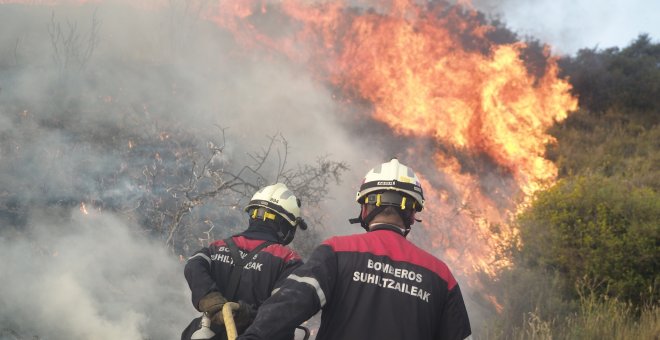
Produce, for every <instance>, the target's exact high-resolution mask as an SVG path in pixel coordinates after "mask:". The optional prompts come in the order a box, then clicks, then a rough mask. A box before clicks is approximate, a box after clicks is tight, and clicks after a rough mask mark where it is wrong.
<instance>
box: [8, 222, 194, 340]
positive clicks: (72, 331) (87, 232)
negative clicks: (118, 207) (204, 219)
mask: <svg viewBox="0 0 660 340" xmlns="http://www.w3.org/2000/svg"><path fill="white" fill-rule="evenodd" d="M72 215H73V216H72V218H71V219H62V220H57V219H56V218H53V217H52V216H48V215H41V216H34V217H31V218H30V220H29V222H28V223H29V225H30V230H29V235H30V237H29V238H26V237H23V236H20V237H17V236H5V237H0V258H2V261H0V273H2V275H0V285H1V286H2V290H0V310H1V311H2V312H1V313H0V317H1V319H0V320H1V322H2V327H3V328H2V329H0V337H1V338H3V339H5V338H6V339H13V338H18V339H32V337H33V336H36V337H39V338H43V339H101V340H102V339H107V340H115V339H173V338H176V334H177V333H180V331H181V330H182V329H183V327H185V322H186V319H187V318H188V316H189V315H193V313H194V309H193V308H192V306H191V305H190V302H189V299H188V297H189V295H188V294H187V289H188V288H187V286H186V284H185V282H184V281H182V280H181V272H182V270H183V269H182V267H183V265H182V264H181V263H179V262H178V261H177V260H176V257H173V256H172V255H171V254H168V253H167V252H166V251H165V249H164V248H163V247H162V245H161V244H159V243H156V242H153V241H152V240H149V239H148V238H146V237H144V236H143V235H140V234H139V233H137V230H139V229H137V228H136V227H135V226H130V225H128V224H127V223H126V222H125V221H122V220H121V219H119V218H117V217H115V216H113V215H111V214H107V213H99V212H97V211H91V212H89V214H84V213H82V212H81V211H79V210H74V211H73V213H72Z"/></svg>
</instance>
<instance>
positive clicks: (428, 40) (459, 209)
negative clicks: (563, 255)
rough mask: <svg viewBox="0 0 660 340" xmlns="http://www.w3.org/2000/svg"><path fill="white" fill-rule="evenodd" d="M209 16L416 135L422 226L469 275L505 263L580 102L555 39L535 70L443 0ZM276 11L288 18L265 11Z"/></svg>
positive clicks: (272, 5)
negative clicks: (556, 53) (524, 209)
mask: <svg viewBox="0 0 660 340" xmlns="http://www.w3.org/2000/svg"><path fill="white" fill-rule="evenodd" d="M13 2H21V1H2V0H0V4H1V3H13ZM23 2H26V1H23ZM27 2H28V3H29V2H30V1H27ZM53 2H58V1H42V2H39V1H35V3H53ZM60 2H62V1H60ZM64 2H65V3H70V2H68V1H64ZM71 2H74V1H71ZM85 2H87V1H78V3H85ZM158 2H159V1H155V0H154V1H146V3H148V4H149V5H151V6H150V7H151V8H154V6H157V5H158ZM161 2H162V0H161ZM143 5H144V4H143ZM204 18H205V19H207V20H210V21H213V22H215V23H216V24H217V25H218V26H220V27H222V28H224V29H227V30H230V31H231V32H233V33H234V34H235V37H236V40H237V41H238V42H239V43H240V44H241V46H244V47H246V48H250V49H255V48H265V49H267V50H269V51H270V52H275V53H281V54H284V55H285V56H287V57H290V58H293V59H294V60H295V61H297V62H300V63H303V64H305V65H308V67H309V68H310V69H311V70H313V72H314V74H315V75H316V76H317V77H318V78H319V79H320V80H322V81H324V82H326V83H328V84H330V85H331V86H333V87H335V88H337V89H339V90H341V92H342V93H343V95H344V96H345V98H349V99H358V100H360V101H363V102H368V103H369V104H370V112H368V114H370V117H371V119H373V120H375V121H378V122H381V123H382V124H386V125H387V126H389V128H390V129H391V130H392V131H393V132H394V133H396V134H398V135H401V136H404V137H405V138H408V139H407V140H409V141H411V145H409V146H407V149H405V151H404V152H403V154H402V155H399V156H400V157H402V158H405V160H404V162H405V163H407V164H409V165H411V166H412V167H413V168H414V169H416V170H417V172H418V173H419V174H420V176H421V177H422V179H423V186H424V189H425V192H426V197H427V201H428V203H427V207H428V208H427V209H426V211H425V212H424V213H423V214H422V218H423V219H424V220H425V221H424V223H423V226H424V228H425V231H426V232H427V234H428V235H430V238H431V241H430V244H431V246H432V247H434V249H436V252H438V253H439V255H442V256H441V257H443V259H445V260H446V261H447V262H448V263H449V264H450V266H452V267H453V268H454V270H456V271H457V272H459V273H461V272H462V273H463V274H467V276H468V277H470V276H473V275H471V274H474V273H475V272H476V271H485V272H487V273H489V274H494V273H495V272H496V270H497V269H498V268H500V267H502V266H506V265H507V264H508V259H507V258H506V257H505V256H504V257H503V256H502V253H501V251H500V250H501V249H502V248H503V247H505V246H506V245H507V244H508V243H509V242H511V240H512V237H513V236H514V235H515V229H514V228H512V227H511V226H510V222H511V217H512V216H514V215H515V213H516V212H517V210H518V209H520V206H521V205H523V204H525V202H526V201H527V200H528V199H529V197H531V195H533V194H534V193H535V192H537V191H538V190H541V189H543V188H545V187H547V186H548V185H549V184H551V183H552V182H553V181H554V179H555V176H556V173H557V169H556V168H555V166H554V164H552V163H551V162H549V161H548V160H546V159H545V158H544V150H545V146H546V144H548V143H551V142H553V139H552V137H551V136H549V135H548V134H547V133H546V130H547V128H548V127H549V126H551V125H552V124H553V123H554V122H556V121H560V120H562V119H564V118H565V117H566V115H567V113H568V112H570V111H572V110H575V109H576V108H577V100H576V99H575V98H573V97H572V96H571V95H570V94H569V90H570V86H569V84H568V82H567V81H566V80H563V79H560V78H559V77H558V75H557V63H556V58H555V57H553V56H551V55H550V53H549V52H548V50H547V49H546V51H544V53H543V55H542V56H541V57H542V59H543V60H542V61H543V65H542V67H541V68H540V69H537V70H536V71H535V72H530V71H529V69H530V67H529V65H527V62H525V58H524V52H525V49H526V48H527V46H526V45H525V44H524V43H521V42H516V43H495V42H493V41H491V39H490V38H489V33H490V32H493V30H494V28H493V27H491V26H489V25H487V24H485V23H484V22H483V20H481V19H480V17H479V15H477V13H475V12H473V11H472V10H469V9H467V10H466V9H464V7H461V6H459V5H454V6H450V5H448V4H447V3H444V2H440V1H435V2H430V3H427V2H423V3H422V2H416V1H414V0H390V1H368V0H363V1H352V2H351V6H348V5H347V4H346V3H344V2H342V1H339V0H337V1H331V0H328V1H323V2H317V3H314V2H310V1H305V0H284V1H280V2H272V1H265V0H263V1H260V0H241V1H239V0H232V1H220V2H218V3H215V4H214V5H212V7H211V8H208V11H207V12H206V13H205V14H204ZM272 18H277V20H275V22H277V23H279V26H280V27H273V25H271V26H270V27H266V26H264V25H263V23H262V21H269V20H260V19H271V20H270V21H271V22H272V21H273V20H272ZM538 70H540V72H539V71H538ZM416 139H424V140H427V141H428V140H430V141H432V143H431V146H429V143H427V142H425V143H419V144H420V145H422V146H417V145H415V143H414V142H413V141H414V140H416Z"/></svg>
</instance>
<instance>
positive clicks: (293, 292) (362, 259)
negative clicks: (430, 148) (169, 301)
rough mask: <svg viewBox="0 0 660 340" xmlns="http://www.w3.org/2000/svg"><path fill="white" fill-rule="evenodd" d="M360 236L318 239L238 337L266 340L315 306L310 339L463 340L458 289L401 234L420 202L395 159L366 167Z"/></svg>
mask: <svg viewBox="0 0 660 340" xmlns="http://www.w3.org/2000/svg"><path fill="white" fill-rule="evenodd" d="M357 202H358V203H359V204H360V205H361V211H360V215H359V217H358V218H356V219H351V222H352V223H360V224H361V225H362V227H363V228H364V229H365V230H366V231H367V232H366V233H362V234H357V235H349V236H339V237H333V238H330V239H328V240H326V241H324V242H323V243H322V244H321V245H320V246H318V247H317V248H316V249H315V250H314V252H313V253H312V255H311V257H310V258H309V260H307V261H306V263H305V264H304V265H302V266H301V267H299V268H298V269H296V271H294V272H293V273H292V274H291V275H289V277H288V278H287V279H286V280H285V282H284V283H283V284H282V286H281V287H280V288H279V289H278V290H277V291H276V292H274V293H273V295H272V296H271V297H270V298H269V299H268V300H266V302H265V303H264V304H263V305H261V307H260V309H259V312H258V314H257V317H256V319H255V320H254V322H253V323H252V324H251V326H250V327H249V328H248V329H247V330H246V331H245V333H244V334H243V335H242V336H240V337H239V339H241V340H253V339H274V338H276V337H277V336H279V335H280V334H285V333H287V332H289V331H290V330H291V329H293V327H295V326H296V325H298V324H300V323H301V322H303V321H305V320H307V319H309V318H310V317H311V316H313V315H314V314H316V313H317V312H318V311H319V309H322V314H321V325H320V328H319V330H318V334H317V336H316V339H317V340H326V339H342V340H358V339H359V340H364V339H387V340H399V339H416V340H425V339H429V340H430V339H433V340H437V339H450V340H453V339H465V338H466V337H468V336H469V335H470V334H471V330H470V322H469V319H468V315H467V311H466V308H465V304H464V302H463V296H462V294H461V290H460V288H459V286H458V283H457V282H456V279H455V278H454V276H453V275H452V273H451V272H450V270H449V268H448V267H447V265H445V263H443V262H442V261H441V260H439V259H437V258H436V257H434V256H433V255H431V254H429V253H427V252H426V251H424V250H422V249H420V248H418V247H417V246H415V245H414V244H413V243H411V242H410V241H408V240H407V239H406V236H407V235H408V233H409V232H410V226H411V225H412V224H413V223H414V221H415V214H416V213H417V212H420V211H421V210H422V208H423V207H424V195H423V192H422V187H421V185H420V182H419V180H418V178H417V176H416V175H415V173H414V172H413V170H412V169H410V168H408V167H407V166H405V165H403V164H401V163H399V161H398V160H397V159H392V160H391V161H390V162H387V163H383V164H382V165H379V166H377V167H376V168H374V169H372V170H371V171H369V172H368V173H367V175H366V177H365V178H364V181H363V183H362V185H361V187H360V191H359V192H358V194H357Z"/></svg>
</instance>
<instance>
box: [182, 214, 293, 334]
mask: <svg viewBox="0 0 660 340" xmlns="http://www.w3.org/2000/svg"><path fill="white" fill-rule="evenodd" d="M233 240H234V242H235V243H236V245H237V246H238V248H239V249H240V251H241V255H242V256H245V255H246V254H247V253H249V252H250V251H252V250H253V249H254V248H255V247H257V246H258V245H260V244H261V243H263V242H265V241H270V242H278V240H277V237H276V236H275V235H274V232H271V231H270V229H268V228H267V227H264V226H258V225H251V226H250V228H248V230H246V231H244V232H243V233H241V234H238V235H236V236H233ZM300 265H302V259H301V258H300V256H299V255H298V254H297V253H296V252H295V251H293V250H292V249H290V248H289V247H286V246H284V245H282V244H279V243H273V244H271V245H269V246H267V247H265V248H264V249H262V250H261V251H260V252H259V253H257V255H256V257H255V258H254V259H253V260H252V261H250V262H248V263H247V264H246V265H245V266H244V269H243V272H242V274H241V278H240V281H239V284H238V289H237V290H236V295H235V297H234V299H232V301H241V302H245V303H248V304H250V305H252V306H253V307H254V308H257V307H259V306H260V305H261V304H262V303H263V302H264V301H265V300H266V299H267V298H268V297H269V296H270V294H271V292H272V291H273V290H274V289H275V288H276V287H277V286H278V284H280V283H282V282H283V281H284V279H285V278H286V277H287V276H288V275H289V274H290V273H291V272H292V271H293V270H294V269H295V268H297V267H299V266H300ZM232 268H233V260H232V258H231V255H230V251H229V249H228V247H227V246H226V245H225V241H224V240H217V241H215V242H213V243H211V244H210V245H209V246H208V247H206V248H202V249H200V250H199V251H197V252H196V253H195V254H194V255H193V256H191V257H190V258H189V259H188V262H187V263H186V266H185V271H184V274H185V277H186V280H187V281H188V286H189V287H190V290H191V292H192V303H193V306H195V308H197V309H199V308H198V306H199V300H200V299H201V298H203V297H204V296H205V295H206V294H208V293H210V292H213V291H218V292H220V293H221V294H223V295H224V296H227V286H228V284H229V278H230V276H231V270H232ZM289 333H290V334H292V333H293V331H291V332H289ZM283 338H286V336H283ZM289 338H290V337H289Z"/></svg>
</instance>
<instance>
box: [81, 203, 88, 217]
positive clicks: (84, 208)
mask: <svg viewBox="0 0 660 340" xmlns="http://www.w3.org/2000/svg"><path fill="white" fill-rule="evenodd" d="M80 212H81V213H83V214H85V215H89V212H88V211H87V206H86V205H85V202H80Z"/></svg>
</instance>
